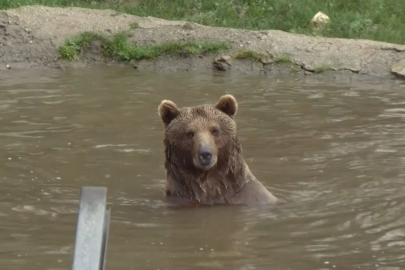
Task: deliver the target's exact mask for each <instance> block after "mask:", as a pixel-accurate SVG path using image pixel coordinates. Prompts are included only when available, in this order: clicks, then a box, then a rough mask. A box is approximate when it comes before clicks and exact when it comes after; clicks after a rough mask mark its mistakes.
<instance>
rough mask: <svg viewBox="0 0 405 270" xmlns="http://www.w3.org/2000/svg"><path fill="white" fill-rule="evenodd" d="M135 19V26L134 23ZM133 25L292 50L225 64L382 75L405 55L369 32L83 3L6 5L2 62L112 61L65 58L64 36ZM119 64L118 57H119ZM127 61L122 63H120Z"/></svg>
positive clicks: (141, 32) (149, 33) (144, 30)
mask: <svg viewBox="0 0 405 270" xmlns="http://www.w3.org/2000/svg"><path fill="white" fill-rule="evenodd" d="M133 23H137V24H138V25H139V27H138V28H136V29H131V25H133ZM124 30H126V31H130V33H131V38H130V41H132V42H137V43H139V44H145V45H155V44H159V43H163V42H168V41H170V42H172V41H186V40H216V41H226V42H228V43H229V44H230V45H231V46H232V49H231V50H230V51H229V52H226V54H227V55H230V56H233V55H235V53H237V52H238V51H240V50H242V49H243V50H253V51H257V52H261V53H265V54H268V55H271V56H273V59H275V58H277V57H285V56H288V57H289V58H290V59H291V63H283V64H277V63H275V62H272V61H271V60H269V61H268V62H260V61H255V60H235V59H233V60H232V61H231V66H230V67H229V68H228V71H227V72H230V71H237V72H254V73H267V74H268V73H270V74H273V73H298V74H304V75H309V74H315V73H316V72H314V71H319V70H322V71H323V70H328V71H326V72H322V74H323V75H328V76H329V75H332V74H336V73H338V74H351V75H353V74H367V75H373V76H378V77H385V76H393V75H391V66H392V65H393V64H395V63H397V62H398V61H400V60H402V59H405V46H404V45H397V44H389V43H383V42H375V41H369V40H347V39H336V38H323V37H312V36H305V35H299V34H291V33H286V32H282V31H278V30H267V31H248V30H241V29H228V28H218V27H207V26H203V25H198V24H194V23H188V22H181V21H167V20H163V19H159V18H153V17H138V16H133V15H128V14H122V13H117V12H116V11H112V10H93V9H83V8H74V7H72V8H50V7H43V6H27V7H21V8H18V9H13V10H5V11H1V12H0V70H12V69H21V68H30V67H49V68H63V67H66V66H72V65H73V66H74V65H89V64H90V65H91V64H97V63H106V62H107V63H113V62H114V61H113V60H111V59H105V58H104V57H103V56H102V54H101V50H100V48H98V47H97V46H93V48H92V49H91V50H89V51H88V52H86V54H84V55H82V57H81V59H80V61H66V60H62V59H60V58H59V56H58V52H57V49H58V47H59V46H60V45H62V44H63V43H64V42H65V41H66V39H68V38H72V37H74V36H76V35H78V34H80V33H82V32H84V31H94V32H98V33H101V34H103V35H106V36H108V35H113V34H116V33H119V32H121V31H124ZM218 56H220V55H195V56H191V57H179V56H164V57H160V58H159V59H157V60H155V61H150V60H143V61H140V62H137V63H126V65H129V66H131V67H136V68H138V69H153V70H181V71H192V70H212V69H215V67H214V66H213V61H214V59H215V58H216V57H218ZM114 64H118V63H114ZM119 64H122V63H119ZM332 76H334V75H332Z"/></svg>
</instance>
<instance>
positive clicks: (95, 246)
mask: <svg viewBox="0 0 405 270" xmlns="http://www.w3.org/2000/svg"><path fill="white" fill-rule="evenodd" d="M106 202H107V188H105V187H83V188H82V192H81V198H80V206H79V214H78V221H77V229H76V242H75V248H74V255H73V256H74V257H73V270H100V269H103V265H104V262H103V260H104V255H105V250H103V238H104V235H105V229H106V226H105V225H104V224H105V223H106V222H105V220H106V217H107V216H108V218H109V213H108V214H107V215H106ZM107 229H108V226H107ZM105 244H106V243H105Z"/></svg>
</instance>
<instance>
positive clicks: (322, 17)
mask: <svg viewBox="0 0 405 270" xmlns="http://www.w3.org/2000/svg"><path fill="white" fill-rule="evenodd" d="M310 23H311V26H312V27H313V28H317V27H319V26H320V25H322V24H327V23H330V19H329V17H328V15H326V14H325V13H323V12H321V11H319V12H318V13H316V14H315V16H314V17H313V18H312V20H311V22H310Z"/></svg>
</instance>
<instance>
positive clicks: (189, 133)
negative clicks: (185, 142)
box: [187, 131, 194, 139]
mask: <svg viewBox="0 0 405 270" xmlns="http://www.w3.org/2000/svg"><path fill="white" fill-rule="evenodd" d="M193 137H194V132H192V131H189V132H187V138H189V139H192V138H193Z"/></svg>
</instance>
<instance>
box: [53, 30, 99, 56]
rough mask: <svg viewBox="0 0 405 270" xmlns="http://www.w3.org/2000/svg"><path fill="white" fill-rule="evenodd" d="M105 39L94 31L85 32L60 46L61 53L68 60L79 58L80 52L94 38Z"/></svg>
mask: <svg viewBox="0 0 405 270" xmlns="http://www.w3.org/2000/svg"><path fill="white" fill-rule="evenodd" d="M97 39H98V40H104V38H103V37H102V36H101V35H99V34H97V33H93V32H84V33H82V34H80V35H79V36H77V37H75V38H74V39H71V40H67V41H66V42H65V44H64V45H62V46H61V47H59V54H60V56H61V57H62V58H64V59H68V60H77V59H78V56H79V53H80V52H81V51H82V50H83V49H85V48H87V47H89V46H90V44H91V42H93V41H94V40H97Z"/></svg>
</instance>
